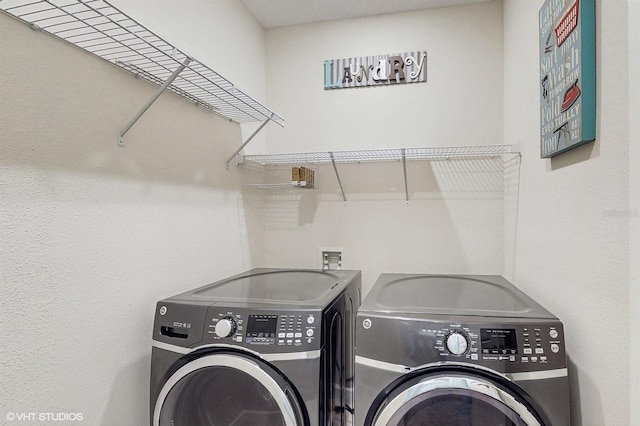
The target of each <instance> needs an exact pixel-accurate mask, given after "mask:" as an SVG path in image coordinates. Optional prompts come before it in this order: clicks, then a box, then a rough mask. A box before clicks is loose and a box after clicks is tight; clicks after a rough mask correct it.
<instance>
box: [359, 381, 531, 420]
mask: <svg viewBox="0 0 640 426" xmlns="http://www.w3.org/2000/svg"><path fill="white" fill-rule="evenodd" d="M500 380H501V379H500V378H498V377H496V380H491V378H487V376H484V377H483V375H474V374H469V373H464V374H460V373H458V372H455V371H452V372H450V373H442V372H440V373H438V374H429V373H425V374H422V375H419V376H417V378H414V379H412V380H408V381H405V382H404V383H402V384H400V385H397V386H396V387H395V388H394V389H390V390H389V391H388V393H386V394H385V396H382V397H379V398H378V400H377V402H376V403H374V406H373V407H372V408H371V411H370V412H369V414H368V416H367V420H366V424H367V425H375V426H391V425H398V426H410V425H421V426H424V425H438V426H447V425H450V426H461V425H465V426H466V425H492V426H542V425H543V424H544V422H543V420H541V419H540V417H539V416H538V415H536V414H535V412H536V411H535V409H533V408H532V406H531V405H530V404H529V403H528V402H527V401H526V400H525V399H523V395H518V393H517V392H515V391H514V389H509V388H508V387H505V386H504V385H500V384H499V381H500Z"/></svg>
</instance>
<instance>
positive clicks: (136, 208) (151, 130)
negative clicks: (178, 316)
mask: <svg viewBox="0 0 640 426" xmlns="http://www.w3.org/2000/svg"><path fill="white" fill-rule="evenodd" d="M217 5H218V3H217V2H216V3H213V2H209V5H208V6H207V8H205V9H203V15H204V16H209V15H215V13H216V7H217ZM203 7H204V6H203ZM246 19H252V18H250V17H248V16H247V18H246ZM221 25H224V24H221ZM233 25H235V24H231V23H230V24H229V25H227V28H226V31H227V32H228V33H230V34H232V33H233V32H234V31H235V29H234V27H233ZM191 30H193V31H196V29H194V28H192V29H191ZM240 30H241V29H240ZM0 39H2V48H1V49H0V63H1V64H2V72H1V73H0V200H1V202H0V271H1V272H0V275H1V277H2V278H1V280H0V282H1V286H2V298H0V312H1V313H2V314H1V317H2V323H3V327H4V328H3V329H4V330H5V331H6V332H5V333H4V335H3V339H2V345H0V362H1V369H0V413H1V414H0V416H2V417H0V418H1V419H2V420H0V423H3V424H4V420H5V417H6V414H7V413H9V412H14V413H36V414H38V413H69V412H72V413H82V415H83V418H84V421H83V422H82V424H90V425H94V424H100V425H109V426H111V425H144V424H148V404H149V400H148V399H149V398H148V389H149V366H150V350H151V335H152V330H151V327H152V320H153V312H154V308H155V302H156V301H157V300H159V299H161V298H163V297H167V296H171V295H173V294H176V293H178V292H180V291H184V290H187V289H189V288H193V287H196V286H198V285H202V284H206V283H208V282H211V281H212V280H215V279H219V278H222V277H224V276H228V275H229V274H233V273H237V272H240V271H242V270H244V269H247V268H249V267H251V266H252V265H253V264H261V263H263V253H264V246H263V239H262V235H263V230H262V225H261V224H260V222H259V221H257V219H256V218H255V215H254V213H253V212H252V211H246V210H244V209H243V207H242V206H243V204H242V200H241V199H240V198H239V185H240V175H239V171H238V170H237V169H235V168H232V170H229V171H227V170H225V169H224V160H225V157H226V156H228V155H230V154H231V153H232V152H233V150H234V149H235V148H236V147H237V146H239V144H240V142H241V135H240V128H239V126H238V125H235V124H232V123H230V122H228V121H227V120H226V119H223V118H221V117H219V116H217V115H215V114H212V113H210V112H207V111H205V110H203V109H200V108H198V107H196V106H194V105H193V104H192V103H189V102H187V101H185V100H184V99H183V98H180V97H178V96H176V95H173V94H171V93H168V94H165V95H163V96H162V97H161V98H160V99H159V100H158V101H157V102H156V103H155V104H154V105H153V106H152V107H151V109H149V111H148V112H147V113H146V114H145V115H144V116H143V117H142V119H141V120H140V121H139V122H138V123H137V124H136V125H135V126H134V127H133V129H132V130H131V131H130V132H129V133H128V134H127V136H126V147H125V148H119V147H117V146H116V136H117V134H118V132H119V130H120V128H121V127H122V126H123V125H124V124H125V123H127V122H128V121H129V119H131V117H133V115H134V114H135V113H136V112H137V110H138V109H139V108H140V106H142V105H143V104H144V102H146V100H147V99H148V98H149V97H150V96H151V95H152V94H153V93H154V92H155V90H156V89H155V87H153V86H152V85H151V84H149V83H146V82H144V81H142V80H138V79H135V78H133V77H132V76H131V75H130V74H128V73H126V72H125V71H122V70H120V69H119V68H117V67H115V66H112V65H109V64H107V63H105V62H104V61H102V60H100V59H97V58H95V57H93V56H92V55H89V54H87V53H85V52H82V51H80V50H78V49H74V48H71V47H69V46H68V45H67V44H65V43H63V42H60V41H58V40H55V39H54V38H52V37H50V36H48V35H46V34H44V33H41V32H36V31H32V30H31V29H29V27H27V26H26V25H23V24H22V23H19V22H18V21H16V20H13V19H11V18H9V17H7V16H5V15H4V14H0ZM246 43H247V44H248V45H249V46H248V47H247V48H248V49H249V48H252V49H254V50H255V51H257V52H260V49H261V48H262V47H263V40H261V39H260V37H257V39H256V40H246ZM208 47H209V48H211V52H209V53H210V54H211V55H213V56H215V45H214V44H211V45H209V46H208ZM203 48H204V49H206V48H207V46H204V47H203ZM236 48H239V47H238V46H236ZM232 72H233V71H232V70H231V69H229V73H232ZM229 78H232V76H229ZM246 78H247V82H248V83H253V82H252V81H251V80H250V76H246ZM260 84H261V83H260V82H258V84H256V87H258V86H259V85H260ZM20 424H42V423H41V422H38V421H36V422H29V421H25V422H20ZM65 424H70V423H69V422H65Z"/></svg>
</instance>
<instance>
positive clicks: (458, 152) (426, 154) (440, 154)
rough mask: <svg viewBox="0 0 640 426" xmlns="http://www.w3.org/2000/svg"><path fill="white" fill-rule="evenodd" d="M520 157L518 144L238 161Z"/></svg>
mask: <svg viewBox="0 0 640 426" xmlns="http://www.w3.org/2000/svg"><path fill="white" fill-rule="evenodd" d="M506 154H518V155H519V154H520V148H519V146H518V145H485V146H459V147H429V148H396V149H377V150H359V151H333V152H305V153H290V154H271V155H269V154H267V155H245V156H244V157H243V158H242V161H245V162H249V161H250V162H254V163H259V164H263V165H277V164H322V163H331V162H332V156H333V160H334V161H335V162H336V163H361V162H376V161H402V160H403V159H406V160H433V161H436V160H450V159H456V158H460V159H462V158H491V157H499V156H502V155H506Z"/></svg>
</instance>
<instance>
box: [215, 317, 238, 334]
mask: <svg viewBox="0 0 640 426" xmlns="http://www.w3.org/2000/svg"><path fill="white" fill-rule="evenodd" d="M215 331H216V336H218V337H229V336H231V335H233V333H235V332H236V320H235V319H234V318H232V317H226V318H222V319H220V320H218V322H217V323H216V328H215Z"/></svg>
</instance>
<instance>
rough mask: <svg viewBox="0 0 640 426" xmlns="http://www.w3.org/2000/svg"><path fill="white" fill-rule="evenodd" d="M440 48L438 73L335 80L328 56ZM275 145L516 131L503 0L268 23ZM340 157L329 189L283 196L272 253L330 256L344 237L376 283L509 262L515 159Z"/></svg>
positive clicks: (307, 260)
mask: <svg viewBox="0 0 640 426" xmlns="http://www.w3.org/2000/svg"><path fill="white" fill-rule="evenodd" d="M416 50H426V51H427V55H428V59H427V61H428V64H427V68H428V69H427V75H428V82H427V83H414V84H405V85H401V86H392V87H389V86H387V87H366V88H353V89H340V90H324V80H323V78H324V73H323V64H324V61H325V60H328V59H340V58H346V57H359V56H367V55H375V54H389V53H402V52H409V51H416ZM267 59H268V66H267V73H268V86H267V92H268V97H269V102H270V103H271V104H272V105H273V107H274V108H276V109H277V110H279V111H282V113H283V114H285V116H286V118H287V127H286V128H285V129H283V130H281V129H277V128H270V129H269V130H268V131H269V134H268V149H269V151H272V152H299V151H318V150H347V149H374V148H394V147H395V148H400V147H411V146H419V147H422V146H426V147H430V146H460V145H480V144H500V143H502V84H503V81H502V68H503V67H502V9H501V3H500V2H490V3H483V4H479V5H473V6H462V7H448V8H440V9H432V10H423V11H418V12H414V13H401V14H395V15H385V16H376V17H370V18H363V19H351V20H343V21H333V22H327V23H319V24H311V25H301V26H293V27H285V28H276V29H273V30H269V31H267ZM339 169H340V174H341V179H342V183H343V186H344V189H345V192H346V194H347V198H348V200H349V202H348V205H347V206H346V207H345V206H344V203H343V202H342V199H341V196H340V190H339V188H338V185H337V181H336V177H335V175H334V173H333V169H332V168H331V166H328V167H324V166H323V167H320V168H319V170H318V174H317V179H316V180H317V185H318V186H319V187H320V190H318V191H308V192H304V193H302V194H299V193H297V194H296V193H284V194H283V193H281V194H277V195H273V194H272V195H269V196H268V197H267V200H266V206H265V214H266V223H265V228H266V231H267V233H266V237H265V238H266V244H267V253H266V259H267V261H268V262H269V263H270V264H275V265H284V266H290V265H293V264H302V265H307V266H314V267H317V266H318V265H319V264H320V263H319V262H320V255H319V247H344V248H345V249H346V252H345V263H344V267H346V268H355V269H362V270H363V287H364V290H365V292H366V291H368V289H369V288H370V286H371V285H372V284H373V282H374V281H375V279H376V278H377V276H378V275H379V274H380V273H381V272H441V273H444V272H449V273H454V272H457V273H463V272H467V273H501V272H502V268H503V167H502V163H501V162H494V161H449V162H447V161H445V162H439V163H429V162H419V163H411V164H409V168H408V184H409V192H410V198H411V204H410V205H409V206H406V205H405V202H404V196H405V194H404V181H403V172H402V165H401V164H400V163H385V164H351V165H341V166H339Z"/></svg>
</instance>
